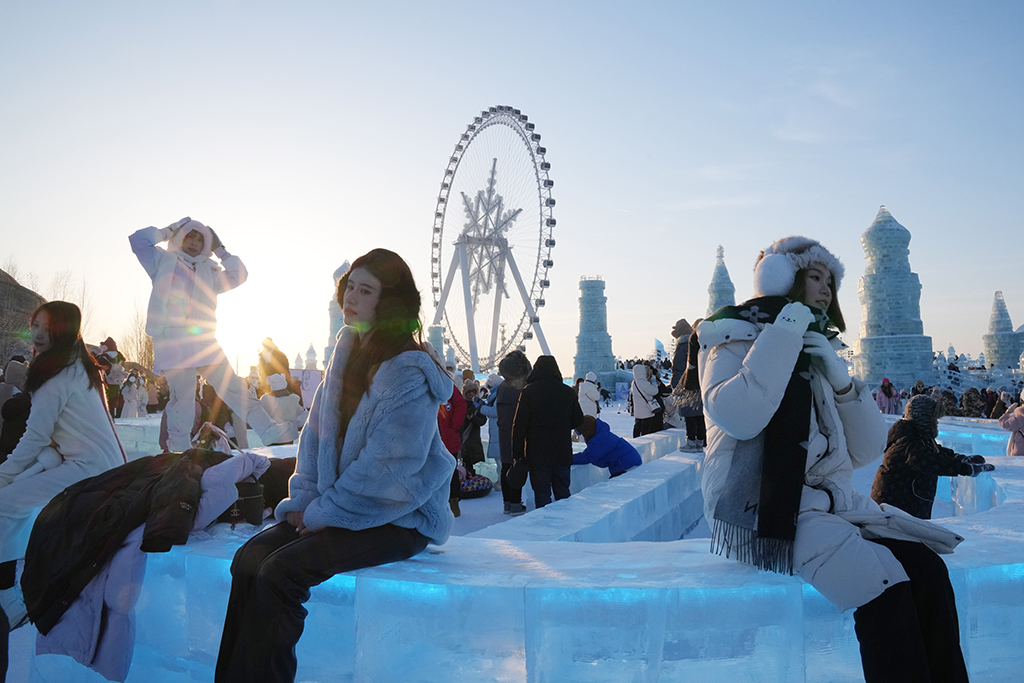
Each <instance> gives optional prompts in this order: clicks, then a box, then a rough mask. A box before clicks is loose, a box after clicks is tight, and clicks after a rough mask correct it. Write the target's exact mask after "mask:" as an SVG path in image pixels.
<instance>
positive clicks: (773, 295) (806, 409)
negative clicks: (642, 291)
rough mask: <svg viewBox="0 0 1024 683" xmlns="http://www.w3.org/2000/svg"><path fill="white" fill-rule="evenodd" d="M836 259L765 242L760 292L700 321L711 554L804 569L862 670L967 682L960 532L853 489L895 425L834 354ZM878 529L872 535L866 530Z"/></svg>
mask: <svg viewBox="0 0 1024 683" xmlns="http://www.w3.org/2000/svg"><path fill="white" fill-rule="evenodd" d="M842 276H843V267H842V264H841V263H840V262H839V260H838V259H837V258H836V257H835V256H834V255H832V254H831V253H830V252H829V251H828V250H826V249H825V248H824V247H822V246H821V245H820V244H818V243H817V242H815V241H813V240H809V239H807V238H803V237H791V238H786V239H783V240H780V241H778V242H776V243H774V244H773V245H771V246H770V247H768V248H767V249H765V250H764V252H762V256H761V258H760V259H759V260H758V263H757V266H756V268H755V271H754V291H755V295H756V297H757V298H754V299H751V300H749V301H747V302H744V303H743V304H740V305H738V306H727V307H725V308H723V309H721V310H720V311H718V312H717V313H715V314H714V315H713V316H711V318H709V319H708V320H705V321H704V322H702V323H701V324H700V325H699V326H698V328H697V335H698V341H699V343H700V353H699V356H698V370H699V373H700V374H699V377H700V386H701V392H702V397H703V400H704V412H705V417H706V418H707V420H708V441H707V450H706V456H705V461H704V469H703V473H702V489H703V494H704V503H705V516H706V517H707V519H708V521H709V523H710V524H711V525H712V551H713V552H717V553H720V554H724V555H725V556H727V557H729V556H733V557H735V558H736V559H738V560H740V561H742V562H747V563H749V564H752V565H754V566H756V567H758V568H760V569H763V570H768V571H776V572H780V573H785V574H797V575H798V576H800V578H802V579H803V580H804V581H806V582H807V583H809V584H811V585H812V586H814V587H815V588H816V589H817V590H818V592H819V593H821V594H822V595H823V596H824V597H825V598H826V599H827V600H829V601H830V602H832V603H833V604H834V605H835V606H836V607H837V608H839V609H840V610H847V609H851V608H857V611H856V612H855V613H854V620H855V623H856V632H857V637H858V639H859V641H860V649H861V658H862V665H863V668H864V677H865V680H866V681H867V683H877V682H879V681H909V680H933V681H934V680H943V681H966V680H967V671H966V667H965V665H964V659H963V655H962V654H961V650H960V643H959V627H958V624H957V615H956V604H955V598H954V596H953V591H952V587H951V586H950V582H949V576H948V572H947V570H946V566H945V563H944V562H943V561H942V560H941V559H940V558H939V557H938V556H937V555H936V554H935V552H933V549H938V550H939V551H940V552H952V548H953V547H954V546H956V544H957V543H959V542H960V541H961V540H962V539H961V538H960V537H959V536H956V535H955V534H953V533H952V532H949V531H947V530H945V529H943V528H942V527H939V526H937V525H935V524H932V523H930V522H925V521H924V520H918V519H916V518H914V517H911V516H910V515H907V514H906V513H904V512H902V511H901V510H898V509H896V508H892V507H890V506H885V507H883V508H879V506H878V505H876V504H875V503H874V502H873V501H872V500H871V499H870V498H868V497H867V496H863V495H861V494H859V493H858V492H856V491H854V489H853V484H852V471H853V468H855V467H863V466H865V465H867V464H869V463H871V462H872V461H874V460H876V459H877V458H878V456H879V455H881V453H882V451H883V450H884V448H885V442H886V431H887V430H886V425H885V422H884V421H883V419H882V417H881V414H880V413H879V412H878V408H877V406H876V405H875V402H874V400H873V399H872V396H871V391H870V389H869V388H868V387H866V386H865V385H864V384H863V383H862V382H861V381H860V380H856V379H851V378H850V376H849V373H848V370H847V367H846V363H845V362H844V361H842V360H841V359H840V358H839V357H838V355H837V354H836V349H837V348H839V347H840V346H841V342H839V340H838V338H837V337H836V333H837V331H843V330H844V329H845V323H844V322H843V317H842V313H841V311H840V308H839V303H838V298H837V296H836V290H837V289H838V287H839V284H840V282H841V280H842ZM868 539H871V540H868Z"/></svg>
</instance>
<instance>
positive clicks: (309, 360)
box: [303, 344, 316, 370]
mask: <svg viewBox="0 0 1024 683" xmlns="http://www.w3.org/2000/svg"><path fill="white" fill-rule="evenodd" d="M303 369H304V370H316V349H314V348H313V345H312V344H310V345H309V348H308V349H306V365H305V367H304V368H303Z"/></svg>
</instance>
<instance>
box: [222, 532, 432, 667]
mask: <svg viewBox="0 0 1024 683" xmlns="http://www.w3.org/2000/svg"><path fill="white" fill-rule="evenodd" d="M427 543H428V540H427V537H426V536H424V535H423V534H421V533H419V532H418V531H416V530H415V529H404V528H402V527H398V526H394V525H392V524H385V525H384V526H379V527H374V528H372V529H365V530H363V531H351V530H349V529H339V528H336V527H328V528H326V529H322V530H320V531H317V532H315V533H313V534H310V535H308V536H299V533H298V532H297V531H296V530H295V527H293V526H292V525H291V524H288V523H287V522H282V523H280V524H276V525H274V526H272V527H270V528H269V529H266V530H264V531H262V532H260V533H259V534H257V535H256V536H253V537H252V538H251V539H249V541H248V542H247V543H246V544H245V545H243V546H242V547H241V548H239V549H238V552H237V553H235V559H234V560H233V561H232V562H231V596H230V598H229V599H228V613H227V616H226V617H225V619H224V633H223V635H222V636H221V641H220V653H219V654H218V656H217V669H216V673H215V675H214V680H215V681H217V683H258V682H260V681H266V683H287V682H288V681H294V680H295V669H296V659H295V644H296V643H298V642H299V637H300V636H301V635H302V627H303V622H304V621H305V618H306V614H307V612H306V608H305V607H303V606H302V605H303V604H304V603H305V602H306V601H307V600H309V589H310V588H312V587H313V586H316V585H318V584H320V583H323V582H324V581H326V580H327V579H329V578H331V577H332V576H334V575H335V574H340V573H342V572H347V571H352V570H353V569H361V568H363V567H373V566H376V565H380V564H386V563H388V562H397V561H399V560H405V559H408V558H410V557H412V556H413V555H415V554H417V553H419V552H420V551H422V550H423V549H424V548H426V547H427Z"/></svg>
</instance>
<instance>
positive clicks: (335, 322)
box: [296, 261, 350, 369]
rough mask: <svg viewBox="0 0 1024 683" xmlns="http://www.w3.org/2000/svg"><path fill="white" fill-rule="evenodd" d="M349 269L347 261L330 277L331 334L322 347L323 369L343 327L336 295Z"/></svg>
mask: <svg viewBox="0 0 1024 683" xmlns="http://www.w3.org/2000/svg"><path fill="white" fill-rule="evenodd" d="M349 267H350V266H349V263H348V261H345V262H344V263H342V264H341V266H339V267H338V269H337V270H336V271H334V274H333V275H332V276H331V278H332V280H333V281H334V293H333V294H332V295H331V302H330V303H329V304H327V315H328V317H329V318H330V322H331V333H330V335H329V336H328V337H327V346H325V347H324V369H326V368H327V362H328V361H329V360H331V354H333V353H334V345H335V344H336V343H337V342H338V332H340V331H341V328H342V327H344V326H345V314H344V313H342V312H341V305H340V304H339V303H338V299H337V293H338V280H340V279H341V278H343V277H344V276H345V273H347V272H348V269H349ZM296 367H298V366H296Z"/></svg>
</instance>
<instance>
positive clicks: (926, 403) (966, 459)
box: [871, 394, 995, 519]
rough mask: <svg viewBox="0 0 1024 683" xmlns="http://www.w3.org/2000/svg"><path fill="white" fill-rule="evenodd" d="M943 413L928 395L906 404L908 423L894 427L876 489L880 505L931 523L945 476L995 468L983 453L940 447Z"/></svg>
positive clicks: (975, 473) (905, 413)
mask: <svg viewBox="0 0 1024 683" xmlns="http://www.w3.org/2000/svg"><path fill="white" fill-rule="evenodd" d="M941 411H942V407H941V405H940V404H939V403H937V402H936V401H935V400H934V399H933V398H931V397H929V396H925V395H923V394H922V395H918V396H912V397H911V398H910V400H909V401H907V406H906V408H905V409H904V413H903V419H902V420H899V421H897V422H896V423H895V424H893V426H892V427H891V428H890V429H889V438H888V441H887V443H886V445H885V457H884V458H883V459H882V464H881V465H880V466H879V467H878V472H877V473H876V474H875V482H874V484H873V485H872V486H871V497H872V498H873V499H874V500H875V502H876V503H879V504H882V503H888V504H889V505H895V506H896V507H898V508H900V509H901V510H903V511H904V512H909V513H910V514H912V515H914V516H915V517H918V518H920V519H931V517H932V503H933V502H934V500H935V487H936V485H937V483H938V478H939V477H940V476H943V477H955V476H964V477H974V476H977V475H978V474H980V473H981V472H991V471H992V470H994V469H995V466H993V465H990V464H987V463H986V462H985V458H983V457H982V456H980V455H961V454H960V453H955V452H953V451H952V450H951V449H949V448H946V447H945V446H940V445H939V443H938V442H937V441H936V440H935V438H936V437H937V436H938V435H939V416H940V414H941Z"/></svg>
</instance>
